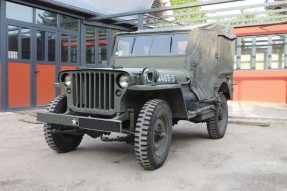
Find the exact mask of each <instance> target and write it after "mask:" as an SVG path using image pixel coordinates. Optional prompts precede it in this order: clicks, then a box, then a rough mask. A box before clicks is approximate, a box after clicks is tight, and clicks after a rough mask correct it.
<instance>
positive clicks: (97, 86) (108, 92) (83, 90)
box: [72, 72, 115, 110]
mask: <svg viewBox="0 0 287 191" xmlns="http://www.w3.org/2000/svg"><path fill="white" fill-rule="evenodd" d="M114 83H115V74H113V73H107V72H77V73H73V74H72V84H73V85H72V88H73V94H72V96H73V106H74V107H76V108H79V109H97V110H113V109H114V103H115V102H114V91H115V86H114Z"/></svg>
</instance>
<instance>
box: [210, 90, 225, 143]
mask: <svg viewBox="0 0 287 191" xmlns="http://www.w3.org/2000/svg"><path fill="white" fill-rule="evenodd" d="M219 98H220V102H219V103H218V111H217V112H216V114H215V116H214V117H212V118H210V119H209V120H208V121H207V122H206V124H207V131H208V135H209V137H210V138H211V139H221V138H223V137H224V135H225V132H226V128H227V122H228V107H227V100H226V98H225V96H224V95H223V94H220V95H219Z"/></svg>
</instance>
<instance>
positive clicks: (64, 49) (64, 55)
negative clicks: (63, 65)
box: [61, 35, 69, 62]
mask: <svg viewBox="0 0 287 191" xmlns="http://www.w3.org/2000/svg"><path fill="white" fill-rule="evenodd" d="M68 51H69V36H68V35H62V37H61V61H62V62H68Z"/></svg>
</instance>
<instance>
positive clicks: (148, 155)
mask: <svg viewBox="0 0 287 191" xmlns="http://www.w3.org/2000/svg"><path fill="white" fill-rule="evenodd" d="M235 38H236V36H235V35H234V31H233V28H232V27H230V26H226V25H220V24H205V25H196V26H189V27H187V26H186V27H180V28H179V27H176V28H159V29H148V30H142V31H136V32H124V33H119V34H117V35H116V38H115V44H114V49H113V57H112V68H102V69H99V68H94V69H83V68H82V69H78V70H69V71H62V72H60V73H59V75H58V83H56V85H57V86H59V87H61V88H63V90H64V92H65V94H64V95H60V96H58V97H57V98H55V99H54V100H53V101H52V102H51V103H50V105H49V106H48V112H47V113H38V115H37V119H38V121H42V122H44V135H45V139H46V142H47V143H48V145H49V146H50V147H51V148H52V149H53V150H55V151H57V152H59V153H64V152H69V151H73V150H75V149H76V148H77V147H78V145H79V144H80V142H81V140H82V138H83V136H84V135H85V134H87V135H89V136H91V137H93V138H97V137H100V138H101V140H103V141H120V142H121V141H122V142H127V143H130V144H132V145H134V148H135V155H136V158H137V160H138V162H139V163H140V164H141V165H142V166H143V167H144V168H145V169H148V170H154V169H157V168H159V167H161V166H162V165H163V164H164V162H165V160H166V158H167V155H168V152H169V149H170V145H171V139H172V126H173V125H175V124H177V122H178V121H179V120H188V121H190V122H194V123H199V122H205V123H206V124H207V132H208V135H209V137H210V138H211V139H220V138H222V137H223V136H224V134H225V131H226V127H227V121H228V107H227V100H231V99H232V97H233V95H232V92H233V59H234V40H235ZM191 126H192V125H191ZM111 133H122V134H124V135H123V136H113V135H111V136H110V134H111Z"/></svg>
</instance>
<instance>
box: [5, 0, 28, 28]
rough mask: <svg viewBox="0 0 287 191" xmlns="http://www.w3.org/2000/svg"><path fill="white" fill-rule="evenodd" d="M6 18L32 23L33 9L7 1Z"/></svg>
mask: <svg viewBox="0 0 287 191" xmlns="http://www.w3.org/2000/svg"><path fill="white" fill-rule="evenodd" d="M6 18H8V19H14V20H18V21H24V22H29V23H32V22H33V8H32V7H27V6H24V5H20V4H16V3H11V2H8V1H7V2H6Z"/></svg>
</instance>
